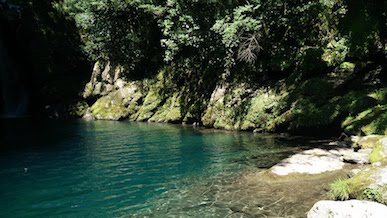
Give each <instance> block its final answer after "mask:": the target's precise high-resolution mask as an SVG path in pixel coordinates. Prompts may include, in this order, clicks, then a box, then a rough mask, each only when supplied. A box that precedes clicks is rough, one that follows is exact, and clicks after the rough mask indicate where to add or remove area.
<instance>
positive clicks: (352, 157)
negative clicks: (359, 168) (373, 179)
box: [340, 149, 372, 164]
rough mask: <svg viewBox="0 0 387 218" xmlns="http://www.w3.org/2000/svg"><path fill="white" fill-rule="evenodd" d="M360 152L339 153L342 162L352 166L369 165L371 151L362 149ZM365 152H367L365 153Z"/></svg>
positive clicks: (347, 151)
mask: <svg viewBox="0 0 387 218" xmlns="http://www.w3.org/2000/svg"><path fill="white" fill-rule="evenodd" d="M362 150H363V151H362V152H355V151H353V150H346V151H342V152H340V153H341V155H342V157H343V160H344V162H347V163H354V164H369V163H370V154H371V151H372V149H362ZM366 151H367V152H366Z"/></svg>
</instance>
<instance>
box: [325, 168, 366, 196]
mask: <svg viewBox="0 0 387 218" xmlns="http://www.w3.org/2000/svg"><path fill="white" fill-rule="evenodd" d="M372 171H373V169H369V170H365V171H361V172H359V173H358V174H356V175H355V176H354V177H352V178H348V179H339V180H336V181H335V182H333V183H332V184H331V185H330V191H329V192H328V196H329V197H330V198H331V199H332V200H341V201H344V200H348V199H362V197H363V193H364V191H365V190H366V189H367V188H368V186H369V185H370V184H371V182H372V181H371V180H370V178H369V177H370V175H371V174H372Z"/></svg>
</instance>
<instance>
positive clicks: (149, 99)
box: [136, 90, 163, 121]
mask: <svg viewBox="0 0 387 218" xmlns="http://www.w3.org/2000/svg"><path fill="white" fill-rule="evenodd" d="M162 101H163V99H162V97H161V96H159V95H158V93H157V92H156V91H155V90H150V91H149V92H148V94H147V95H146V97H145V99H144V103H143V104H142V106H141V107H140V109H139V111H138V113H137V115H136V120H137V121H144V120H148V119H149V118H151V117H152V116H153V115H154V113H155V110H156V109H157V107H158V106H159V105H160V103H161V102H162Z"/></svg>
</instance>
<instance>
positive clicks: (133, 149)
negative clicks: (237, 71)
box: [0, 121, 297, 217]
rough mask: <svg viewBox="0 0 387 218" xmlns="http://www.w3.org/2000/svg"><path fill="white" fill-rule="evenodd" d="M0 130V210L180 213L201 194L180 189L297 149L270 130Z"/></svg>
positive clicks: (76, 125) (43, 126)
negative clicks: (265, 132) (265, 133)
mask: <svg viewBox="0 0 387 218" xmlns="http://www.w3.org/2000/svg"><path fill="white" fill-rule="evenodd" d="M4 127H5V128H4ZM2 129H3V130H2V134H1V138H0V139H1V140H0V143H1V144H0V145H1V150H0V152H1V153H0V216H1V217H42V216H65V217H72V216H74V217H79V216H109V217H117V216H126V215H128V216H142V214H148V215H149V214H153V215H155V213H156V212H157V211H162V213H164V215H165V213H168V211H169V210H167V209H165V208H166V207H167V206H168V207H173V208H174V211H175V212H176V211H179V212H180V216H184V214H185V211H186V206H187V205H200V203H201V202H202V201H203V199H200V196H195V197H192V198H189V197H188V196H186V194H187V193H192V195H194V194H197V192H196V191H193V189H198V187H202V186H206V185H208V184H215V185H216V186H227V185H229V184H230V183H232V182H233V181H235V179H237V178H238V176H240V175H241V174H242V173H243V172H244V171H245V170H246V169H248V168H251V167H253V168H257V167H258V168H268V167H270V166H272V165H274V164H275V163H277V162H278V161H279V160H280V159H282V158H284V157H286V156H288V155H289V154H290V153H292V152H293V151H294V150H295V149H297V148H296V147H294V146H293V145H292V144H289V143H286V142H284V141H283V140H280V139H278V138H275V137H271V136H262V135H254V134H251V133H235V132H234V133H231V132H224V131H215V130H204V129H194V128H191V127H182V126H174V125H165V124H148V123H130V122H108V121H94V122H84V121H67V122H64V121H39V122H38V121H34V122H32V121H7V123H3V125H2ZM201 185H202V186H201ZM182 190H184V194H185V195H184V196H185V197H179V196H177V195H179V194H182V193H183V191H182ZM207 195H208V193H207ZM182 196H183V195H182ZM195 201H197V202H195ZM174 202H175V203H174ZM176 202H178V203H176ZM167 204H168V205H167ZM171 204H173V205H172V206H171ZM199 209H200V208H199ZM199 209H198V210H199ZM192 210H196V209H195V208H194V209H192ZM191 212H192V211H191ZM192 213H193V214H194V213H195V212H192ZM208 213H210V212H208ZM211 213H215V214H216V213H217V212H216V210H214V211H212V212H211ZM221 213H222V212H220V211H219V214H218V215H221ZM215 214H208V215H209V216H210V215H215ZM156 217H157V216H156Z"/></svg>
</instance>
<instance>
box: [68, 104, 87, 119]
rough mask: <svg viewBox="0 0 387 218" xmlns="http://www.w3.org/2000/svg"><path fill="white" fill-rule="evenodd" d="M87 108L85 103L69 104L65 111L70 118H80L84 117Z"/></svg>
mask: <svg viewBox="0 0 387 218" xmlns="http://www.w3.org/2000/svg"><path fill="white" fill-rule="evenodd" d="M87 108H89V105H88V104H87V103H86V102H85V101H79V102H77V103H75V104H70V105H69V106H68V109H67V111H68V114H69V116H70V117H74V118H80V117H83V115H85V113H86V111H87Z"/></svg>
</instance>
